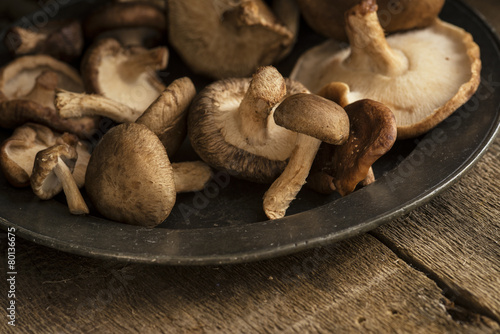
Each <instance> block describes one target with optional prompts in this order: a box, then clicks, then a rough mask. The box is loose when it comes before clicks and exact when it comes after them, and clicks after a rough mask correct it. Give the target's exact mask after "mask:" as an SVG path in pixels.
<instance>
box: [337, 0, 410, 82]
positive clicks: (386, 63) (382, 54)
mask: <svg viewBox="0 0 500 334" xmlns="http://www.w3.org/2000/svg"><path fill="white" fill-rule="evenodd" d="M377 8H378V6H377V4H376V1H375V0H364V1H362V2H361V3H360V4H359V5H357V6H355V7H353V8H352V9H351V10H349V11H347V12H346V16H345V21H346V33H347V36H348V38H349V43H350V45H351V54H350V55H349V58H347V59H346V61H345V66H347V67H349V68H351V69H354V68H355V69H357V70H358V71H360V70H366V71H370V72H375V73H379V74H383V75H387V76H397V75H400V74H402V73H404V72H405V71H407V70H408V59H407V58H406V56H405V55H404V54H403V53H402V52H400V51H398V50H393V49H391V47H390V46H389V44H388V43H387V40H386V39H385V35H384V29H383V28H382V26H381V25H380V22H379V20H378V16H377Z"/></svg>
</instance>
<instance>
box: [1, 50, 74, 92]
mask: <svg viewBox="0 0 500 334" xmlns="http://www.w3.org/2000/svg"><path fill="white" fill-rule="evenodd" d="M45 71H52V72H55V73H57V75H58V86H57V87H58V88H62V89H65V90H69V91H72V92H83V91H84V87H83V82H82V79H81V78H80V75H79V74H78V72H77V71H76V70H75V69H73V68H72V67H71V66H69V65H67V64H66V63H63V62H61V61H59V60H57V59H54V58H52V57H50V56H47V55H34V56H23V57H19V58H17V59H14V60H13V61H11V62H10V63H8V64H7V65H5V66H4V67H2V68H0V91H1V92H2V93H3V95H5V97H6V98H7V99H9V100H12V99H16V98H20V97H23V96H26V95H27V94H28V93H29V92H30V91H31V90H32V89H33V87H34V86H35V82H36V79H37V78H38V77H39V76H40V75H41V74H42V72H45Z"/></svg>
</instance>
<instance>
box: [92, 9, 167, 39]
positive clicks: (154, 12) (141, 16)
mask: <svg viewBox="0 0 500 334" xmlns="http://www.w3.org/2000/svg"><path fill="white" fill-rule="evenodd" d="M83 27H84V33H85V37H86V38H88V39H94V38H96V37H97V36H98V35H99V34H101V33H103V32H106V31H110V30H116V29H127V28H128V29H133V28H145V29H148V30H151V33H155V32H156V34H157V35H159V36H161V34H163V33H164V32H165V30H166V27H167V23H166V16H165V13H164V11H163V10H162V9H161V8H160V7H158V6H156V5H154V4H152V3H148V2H144V1H142V2H141V1H133V2H114V3H109V4H107V5H105V6H101V7H99V8H98V9H97V10H96V11H94V12H93V13H91V14H90V15H89V16H88V17H87V18H86V19H85V21H84V23H83Z"/></svg>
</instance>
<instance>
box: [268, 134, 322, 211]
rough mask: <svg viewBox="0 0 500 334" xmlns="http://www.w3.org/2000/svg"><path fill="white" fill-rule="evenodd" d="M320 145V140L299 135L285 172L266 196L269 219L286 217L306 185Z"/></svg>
mask: <svg viewBox="0 0 500 334" xmlns="http://www.w3.org/2000/svg"><path fill="white" fill-rule="evenodd" d="M320 145H321V141H320V140H318V139H316V138H314V137H310V136H307V135H304V134H298V136H297V142H296V144H295V149H294V150H293V152H292V155H291V156H290V159H289V161H288V164H287V166H286V168H285V170H284V171H283V173H282V174H281V175H280V176H279V177H278V178H277V179H276V180H275V181H274V182H273V184H272V185H271V187H270V188H269V190H268V191H267V192H266V193H265V194H264V205H263V206H264V211H265V213H266V216H267V217H268V218H269V219H279V218H283V217H284V216H285V213H286V210H287V209H288V207H289V206H290V203H291V202H292V201H293V200H294V199H295V196H297V194H298V192H299V191H300V189H301V188H302V186H303V185H304V184H305V183H306V178H307V176H308V175H309V171H310V169H311V166H312V163H313V161H314V157H315V156H316V153H317V152H318V149H319V146H320Z"/></svg>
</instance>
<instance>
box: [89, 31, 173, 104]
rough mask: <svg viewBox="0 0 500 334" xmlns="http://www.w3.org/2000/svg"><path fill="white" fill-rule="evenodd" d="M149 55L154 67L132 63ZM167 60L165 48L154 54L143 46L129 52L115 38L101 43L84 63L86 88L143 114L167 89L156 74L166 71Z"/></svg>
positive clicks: (90, 51) (91, 48) (93, 47)
mask: <svg viewBox="0 0 500 334" xmlns="http://www.w3.org/2000/svg"><path fill="white" fill-rule="evenodd" d="M146 54H148V55H150V56H151V57H153V59H151V61H152V62H154V64H138V65H137V66H130V64H129V63H128V61H130V60H131V59H135V60H136V61H139V62H140V61H141V55H144V56H145V55H146ZM144 58H146V57H144ZM167 58H168V51H167V49H166V48H165V47H160V48H156V49H154V50H150V51H147V50H146V49H143V48H140V47H135V48H128V49H126V48H123V47H122V46H121V44H120V43H119V42H118V41H116V40H114V39H111V38H108V39H102V40H99V41H97V42H96V43H94V44H93V46H91V47H90V48H89V50H87V53H86V54H85V56H84V59H83V61H82V73H83V80H84V82H85V88H86V90H87V92H89V93H95V94H101V95H103V96H105V97H107V98H110V99H112V100H115V101H118V102H121V103H123V104H125V105H127V106H129V107H131V108H133V109H136V110H140V111H141V112H142V111H144V110H146V108H147V107H148V106H149V105H151V103H153V101H154V100H156V98H157V97H158V96H159V95H160V93H161V92H162V91H163V90H164V89H165V88H166V87H165V85H164V84H163V83H162V81H161V80H160V78H159V77H158V76H157V75H156V73H155V72H154V71H155V70H159V69H163V68H165V67H166V66H167ZM144 61H146V59H144Z"/></svg>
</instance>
